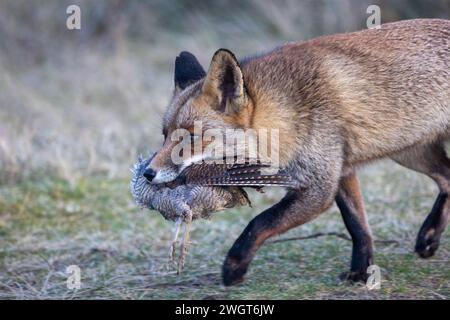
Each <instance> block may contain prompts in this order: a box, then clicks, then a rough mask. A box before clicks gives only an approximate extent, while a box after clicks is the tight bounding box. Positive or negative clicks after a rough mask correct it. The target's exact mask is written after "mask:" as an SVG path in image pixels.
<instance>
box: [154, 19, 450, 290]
mask: <svg viewBox="0 0 450 320" xmlns="http://www.w3.org/2000/svg"><path fill="white" fill-rule="evenodd" d="M195 121H201V122H202V124H203V128H204V129H206V128H219V129H221V130H223V129H227V128H232V129H236V128H242V129H260V128H269V129H277V130H278V131H279V164H280V167H283V168H285V169H286V170H287V171H288V172H289V173H290V175H291V176H292V177H294V178H295V179H296V180H297V181H299V188H289V189H288V190H287V193H286V195H285V196H284V198H283V199H282V200H281V201H280V202H279V203H277V204H275V205H274V206H273V207H271V208H269V209H267V210H265V211H264V212H262V213H261V214H259V215H258V216H256V217H255V218H254V219H253V220H252V221H251V222H250V223H249V224H248V226H247V227H246V228H245V230H244V231H243V232H242V234H241V235H240V237H239V238H238V239H237V240H236V242H235V243H234V245H233V246H232V248H231V249H230V251H229V252H228V255H227V257H226V260H225V262H224V264H223V269H222V278H223V283H224V284H225V285H227V286H228V285H233V284H236V283H239V282H241V281H242V280H243V277H244V275H245V273H246V271H247V269H248V266H249V264H250V262H251V261H252V259H253V257H254V256H255V253H256V251H257V250H258V248H259V247H260V246H261V245H262V244H263V242H264V241H265V240H267V239H268V238H270V237H272V236H275V235H278V234H281V233H283V232H285V231H287V230H289V229H291V228H294V227H297V226H299V225H302V224H304V223H306V222H308V221H310V220H312V219H314V218H315V217H317V216H318V215H319V214H321V213H322V212H324V211H325V210H326V209H328V208H329V207H330V206H331V205H332V203H333V201H336V203H337V206H338V208H339V209H340V211H341V213H342V217H343V220H344V223H345V225H346V227H347V229H348V231H349V233H350V235H351V237H352V241H353V252H352V259H351V266H350V271H349V272H347V273H345V274H344V275H343V276H344V279H347V280H349V281H366V279H367V277H368V275H367V268H368V267H369V266H370V265H372V264H373V253H372V252H373V246H372V242H373V240H372V235H371V231H370V228H369V225H368V224H367V218H366V212H365V209H364V204H363V200H362V197H361V192H360V187H359V183H358V178H357V176H356V170H357V168H358V167H360V166H362V165H364V164H367V163H370V162H371V161H373V160H376V159H380V158H391V159H393V160H394V161H396V162H397V163H399V164H400V165H403V166H405V167H407V168H410V169H412V170H415V171H417V172H420V173H423V174H426V175H428V176H429V177H430V178H432V179H433V180H434V181H435V182H436V183H437V185H438V187H439V190H440V193H439V195H438V197H437V200H436V203H435V204H434V206H433V209H432V210H431V213H430V214H429V215H428V217H427V218H426V219H425V222H424V223H423V225H422V227H421V229H420V231H419V233H418V236H417V242H416V245H415V251H416V252H417V253H418V254H419V255H420V256H421V257H423V258H428V257H430V256H432V255H433V254H434V252H435V251H436V249H437V248H438V246H439V240H440V237H441V234H442V232H443V231H444V230H445V228H446V225H447V223H448V222H449V217H450V213H449V212H450V199H449V192H450V160H449V158H448V157H447V155H446V152H445V150H444V147H443V143H444V142H445V141H446V140H448V139H449V138H450V131H449V126H450V21H448V20H430V19H421V20H408V21H401V22H396V23H388V24H384V25H382V27H381V28H379V29H368V30H363V31H359V32H353V33H346V34H337V35H331V36H324V37H320V38H317V39H313V40H310V41H306V42H300V43H289V44H286V45H283V46H281V47H278V48H276V49H274V50H272V51H270V52H269V53H266V54H263V55H259V56H255V57H250V58H246V59H243V60H241V61H238V60H237V59H236V57H235V56H234V54H233V53H231V52H230V51H228V50H225V49H220V50H218V51H217V52H216V53H215V54H214V56H213V58H212V60H211V64H210V67H209V70H208V72H205V71H204V69H203V68H202V66H201V65H200V64H199V62H198V61H197V59H196V58H195V57H194V56H193V55H192V54H190V53H188V52H182V53H181V54H180V55H179V56H178V57H177V58H176V61H175V90H174V95H173V98H172V100H171V103H170V106H169V107H168V109H167V111H166V113H165V115H164V119H163V134H164V137H165V141H164V145H163V146H162V148H161V149H160V150H159V152H158V153H157V154H156V156H155V157H154V158H153V160H152V162H151V163H150V164H149V166H148V169H147V171H146V174H145V175H146V177H147V178H148V179H149V180H153V183H162V182H168V181H171V180H174V179H175V178H176V177H177V175H178V174H179V173H180V171H181V170H182V169H183V168H185V167H186V166H189V165H190V164H192V163H194V162H195V161H197V160H199V159H200V158H199V155H198V154H197V155H196V154H194V155H193V156H192V157H191V158H189V159H187V160H186V161H185V162H183V163H181V164H174V163H173V161H172V160H171V152H172V150H173V148H174V147H175V145H176V144H177V142H176V141H172V139H171V134H172V132H174V131H175V130H176V129H180V128H183V129H186V130H188V131H189V132H191V133H192V134H194V133H193V127H194V122H195ZM206 144H207V143H206Z"/></svg>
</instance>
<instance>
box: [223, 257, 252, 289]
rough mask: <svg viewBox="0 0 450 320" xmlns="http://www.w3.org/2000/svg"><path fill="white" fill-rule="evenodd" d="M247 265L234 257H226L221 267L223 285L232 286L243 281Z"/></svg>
mask: <svg viewBox="0 0 450 320" xmlns="http://www.w3.org/2000/svg"><path fill="white" fill-rule="evenodd" d="M246 272H247V265H244V264H242V263H240V262H239V261H238V260H237V259H236V258H232V257H227V259H226V260H225V262H224V264H223V267H222V281H223V284H224V285H225V286H227V287H228V286H234V285H236V284H239V283H241V282H243V281H244V275H245V273H246Z"/></svg>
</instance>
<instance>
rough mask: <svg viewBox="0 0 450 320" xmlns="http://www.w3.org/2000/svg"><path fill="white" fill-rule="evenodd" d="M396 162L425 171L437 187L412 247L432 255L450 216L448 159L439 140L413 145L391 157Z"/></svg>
mask: <svg viewBox="0 0 450 320" xmlns="http://www.w3.org/2000/svg"><path fill="white" fill-rule="evenodd" d="M392 159H393V160H394V161H396V162H397V163H399V164H400V165H402V166H404V167H407V168H409V169H412V170H414V171H417V172H420V173H423V174H426V175H427V176H429V177H430V178H432V179H433V180H434V181H435V182H436V183H437V185H438V187H439V195H438V197H437V199H436V201H435V203H434V205H433V208H432V209H431V212H430V213H429V214H428V216H427V217H426V219H425V221H424V223H423V224H422V227H421V228H420V230H419V233H418V235H417V240H416V245H415V251H416V252H417V254H418V255H419V256H420V257H422V258H429V257H431V256H433V255H434V253H435V252H436V250H437V249H438V247H439V243H440V238H441V234H442V233H443V232H444V231H445V228H446V226H447V224H448V222H449V217H450V199H449V194H450V159H449V158H448V157H447V154H446V152H445V149H444V146H443V144H442V143H436V144H433V145H427V146H422V147H418V148H417V147H416V148H414V149H409V150H407V151H404V152H402V153H400V154H397V155H395V156H394V157H392Z"/></svg>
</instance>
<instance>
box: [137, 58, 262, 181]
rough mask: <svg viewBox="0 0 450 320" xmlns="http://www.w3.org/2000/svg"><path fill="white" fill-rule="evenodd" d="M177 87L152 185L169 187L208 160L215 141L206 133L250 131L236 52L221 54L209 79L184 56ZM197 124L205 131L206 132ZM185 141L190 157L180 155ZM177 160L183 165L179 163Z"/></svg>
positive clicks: (177, 61) (178, 60)
mask: <svg viewBox="0 0 450 320" xmlns="http://www.w3.org/2000/svg"><path fill="white" fill-rule="evenodd" d="M174 82H175V90H174V93H173V97H172V99H171V102H170V104H169V106H168V108H167V110H166V112H165V114H164V117H163V125H162V128H163V135H164V143H163V146H162V147H161V149H160V150H159V151H158V152H157V154H156V155H155V156H154V158H153V159H152V161H151V163H150V164H149V165H148V167H147V170H146V171H145V173H144V176H145V177H146V178H147V180H149V181H151V182H152V183H165V182H170V181H172V180H174V179H175V178H177V176H178V175H179V174H180V172H181V171H182V170H183V169H185V168H186V167H188V166H190V165H191V164H192V163H194V162H198V161H202V160H207V159H205V157H204V152H203V151H204V150H205V148H206V147H207V146H208V144H209V143H211V142H212V141H211V139H209V140H207V139H205V137H204V134H203V133H204V132H205V130H208V129H214V130H219V131H221V132H225V131H226V130H227V129H247V128H250V125H251V114H252V110H253V104H252V101H251V99H250V97H249V95H248V92H247V90H246V86H245V83H244V76H243V73H242V70H241V67H240V65H239V62H238V61H237V59H236V57H235V56H234V54H233V53H232V52H230V51H228V50H226V49H220V50H218V51H216V53H215V54H214V56H213V57H212V59H211V63H210V66H209V70H208V72H207V73H206V72H205V71H204V69H203V67H202V66H201V65H200V63H199V62H198V60H197V59H196V58H195V56H194V55H192V54H191V53H189V52H185V51H184V52H181V53H180V55H179V56H178V57H177V58H176V59H175V76H174ZM196 124H200V125H201V126H200V127H201V132H198V130H196V129H195V128H196ZM186 136H187V137H186ZM198 139H202V141H201V143H200V144H195V143H192V142H194V141H196V140H198ZM186 140H187V141H188V142H190V144H189V147H190V151H191V152H189V154H188V153H187V152H186V154H183V149H181V151H180V145H182V144H185V143H186V142H185V141H186ZM197 142H198V141H197ZM194 145H200V148H198V147H194ZM184 150H186V149H184ZM174 156H176V157H180V158H181V161H174Z"/></svg>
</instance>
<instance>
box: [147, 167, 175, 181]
mask: <svg viewBox="0 0 450 320" xmlns="http://www.w3.org/2000/svg"><path fill="white" fill-rule="evenodd" d="M177 176H178V174H177V173H176V172H173V171H169V172H168V171H164V170H160V171H158V173H157V174H156V176H155V177H154V178H153V180H152V183H154V184H158V183H166V182H170V181H173V180H175V179H176V177H177Z"/></svg>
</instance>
